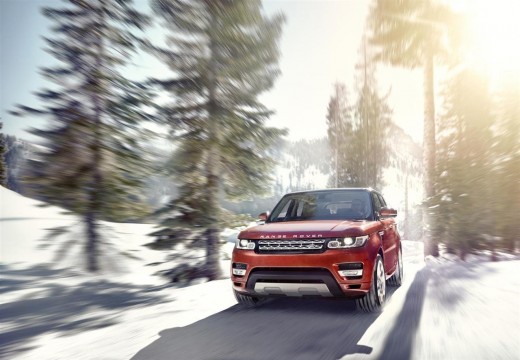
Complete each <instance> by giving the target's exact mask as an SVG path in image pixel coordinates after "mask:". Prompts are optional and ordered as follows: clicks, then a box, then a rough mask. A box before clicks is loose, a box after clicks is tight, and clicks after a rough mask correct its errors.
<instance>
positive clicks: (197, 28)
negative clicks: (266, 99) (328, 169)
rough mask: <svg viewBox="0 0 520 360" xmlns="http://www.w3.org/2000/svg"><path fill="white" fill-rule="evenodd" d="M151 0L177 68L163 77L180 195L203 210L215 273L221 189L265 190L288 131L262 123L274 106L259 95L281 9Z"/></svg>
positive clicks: (273, 56)
mask: <svg viewBox="0 0 520 360" xmlns="http://www.w3.org/2000/svg"><path fill="white" fill-rule="evenodd" d="M152 7H153V9H154V11H155V12H156V13H157V14H158V15H160V16H161V17H163V19H164V25H165V27H166V28H167V30H168V40H167V41H168V42H167V44H168V45H169V47H170V48H169V49H168V50H165V51H160V58H161V59H162V60H163V61H164V62H165V63H166V65H168V66H169V67H170V68H171V69H172V70H173V72H174V73H175V74H176V78H175V79H173V80H172V81H164V82H163V85H165V87H166V88H167V89H168V90H169V91H171V93H172V94H173V95H174V96H175V102H174V103H173V104H172V105H171V106H169V107H165V108H164V109H163V112H162V114H163V115H164V116H165V121H166V122H167V123H168V124H169V125H171V127H172V130H173V132H174V134H175V136H176V138H177V139H178V145H179V146H178V150H177V151H176V153H175V160H176V162H177V164H178V165H177V167H176V170H177V173H178V174H179V175H180V176H179V180H180V182H181V184H180V187H181V194H182V196H181V198H179V199H178V201H177V203H178V204H181V205H186V206H183V207H184V208H185V209H186V210H187V211H188V212H190V211H191V209H193V210H196V212H197V213H198V214H199V216H197V217H198V220H197V222H198V224H202V225H203V227H204V228H205V229H206V231H205V234H204V237H205V244H206V271H207V277H208V278H209V279H210V280H213V279H216V278H218V277H220V275H221V270H220V266H219V232H220V226H219V218H220V216H219V214H220V210H219V204H218V199H219V196H221V195H222V196H226V197H228V198H243V197H247V196H250V195H252V194H255V193H258V192H262V191H266V190H267V188H268V186H269V185H270V179H271V176H270V170H271V168H272V165H273V164H274V161H273V159H272V158H270V156H269V155H270V149H271V147H272V146H273V145H274V144H276V143H277V142H278V141H279V138H280V136H281V135H282V134H283V133H284V132H283V131H281V130H279V129H275V128H269V127H266V126H265V124H264V123H265V121H266V119H268V118H269V116H270V115H271V113H272V112H271V111H270V110H269V109H267V108H266V107H265V106H264V105H262V104H261V103H260V102H259V101H258V96H259V95H260V94H261V93H262V92H264V91H266V90H268V89H269V88H271V87H272V85H273V82H274V79H275V78H276V76H277V75H278V73H279V71H278V68H277V61H278V56H279V51H278V43H277V41H278V39H279V37H280V34H281V26H282V22H283V17H282V16H281V15H276V16H274V17H273V18H267V17H266V16H265V15H263V13H262V8H261V2H260V1H259V0H248V1H246V0H237V1H232V0H212V1H209V0H206V1H203V0H193V1H179V0H153V1H152ZM183 202H184V204H182V203H183ZM190 208H191V209H190ZM185 215H187V213H185Z"/></svg>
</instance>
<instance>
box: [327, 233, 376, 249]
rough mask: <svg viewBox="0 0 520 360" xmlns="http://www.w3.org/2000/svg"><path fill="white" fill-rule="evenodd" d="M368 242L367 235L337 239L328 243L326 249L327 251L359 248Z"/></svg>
mask: <svg viewBox="0 0 520 360" xmlns="http://www.w3.org/2000/svg"><path fill="white" fill-rule="evenodd" d="M367 240H368V235H365V236H357V237H346V238H337V239H334V240H331V241H329V243H328V245H327V246H328V248H329V249H347V248H354V247H360V246H363V245H365V244H366V242H367Z"/></svg>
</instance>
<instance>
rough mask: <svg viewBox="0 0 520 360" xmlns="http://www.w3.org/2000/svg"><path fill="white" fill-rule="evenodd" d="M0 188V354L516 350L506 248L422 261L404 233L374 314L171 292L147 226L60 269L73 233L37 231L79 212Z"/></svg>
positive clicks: (397, 354) (322, 304) (313, 303)
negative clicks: (81, 263)
mask: <svg viewBox="0 0 520 360" xmlns="http://www.w3.org/2000/svg"><path fill="white" fill-rule="evenodd" d="M0 191H1V193H0V196H1V200H2V201H1V202H0V204H1V206H0V242H1V244H0V245H1V247H0V260H1V263H0V270H1V278H0V358H5V359H38V360H43V359H67V360H68V359H78V360H81V359H130V358H133V359H179V360H197V359H208V360H209V359H211V360H216V359H228V360H230V359H240V360H248V359H262V360H266V359H276V360H278V359H309V360H316V359H343V360H348V359H439V360H440V359H443V360H444V359H461V360H462V359H520V300H519V299H520V297H519V295H520V290H519V289H520V281H519V277H518V273H519V270H520V267H519V265H520V261H519V260H514V257H511V258H512V259H513V260H509V261H500V262H489V261H487V260H483V259H482V258H473V259H469V261H468V262H466V263H462V262H459V261H452V262H449V261H441V262H429V263H428V264H426V265H425V264H424V262H423V260H422V247H421V244H420V243H416V242H411V241H405V242H404V251H403V254H404V262H405V281H404V284H403V285H402V286H401V287H399V288H397V289H395V288H393V289H392V288H390V293H389V294H388V302H387V304H386V306H385V308H384V311H383V312H382V313H379V314H366V313H361V312H359V311H357V310H356V309H355V305H354V302H353V301H346V300H320V299H312V300H310V299H305V300H299V299H276V300H272V301H269V302H268V303H266V304H264V305H263V306H261V307H259V308H257V309H242V308H240V307H239V306H238V305H237V304H236V302H235V300H234V298H233V295H232V292H231V287H230V283H229V279H224V280H220V281H214V282H210V283H201V284H197V285H193V286H187V287H181V288H176V287H172V286H170V285H169V284H164V283H162V282H161V280H160V279H159V278H157V277H153V276H150V274H152V273H153V272H154V271H155V270H154V269H153V268H152V267H149V266H144V265H145V264H149V263H153V262H155V261H157V260H160V259H161V256H164V255H163V254H161V252H157V251H153V250H149V249H147V248H145V247H143V246H141V245H142V244H144V243H146V242H148V241H150V239H148V238H147V237H146V234H147V233H149V232H150V231H151V226H150V225H139V224H118V225H117V226H115V225H114V226H115V228H114V227H113V228H112V230H111V233H110V234H111V235H110V243H107V244H105V245H106V246H108V249H109V250H110V251H109V255H110V256H107V258H108V259H112V260H111V265H112V266H111V267H110V270H109V271H108V272H105V273H104V274H100V275H96V276H92V275H89V274H85V273H83V272H81V271H80V270H78V269H77V268H75V269H72V268H71V267H70V266H71V265H72V264H73V263H74V261H72V260H73V259H76V255H74V252H75V251H74V249H75V248H76V247H78V244H76V243H74V242H71V236H72V240H74V238H76V237H77V234H76V232H75V231H77V230H74V231H73V232H72V233H69V236H68V237H67V236H61V235H60V236H55V237H52V238H49V236H48V234H49V230H48V229H49V228H56V227H57V226H63V225H67V224H74V222H77V219H74V218H73V217H70V216H64V215H61V214H60V210H59V209H56V208H46V209H41V208H36V207H35V205H37V202H34V201H33V200H29V199H25V198H22V197H20V196H19V195H16V194H13V193H11V192H8V191H6V190H5V189H3V188H0ZM7 204H9V206H8V205H7ZM73 228H74V227H73ZM51 233H52V231H51ZM65 244H67V245H65ZM78 248H79V249H80V248H81V247H80V246H79V247H78ZM65 249H67V251H65ZM57 254H58V255H60V256H59V257H57V256H56V255H57ZM129 254H131V255H132V256H128V255H129ZM223 265H224V266H228V265H226V263H225V262H224V263H223Z"/></svg>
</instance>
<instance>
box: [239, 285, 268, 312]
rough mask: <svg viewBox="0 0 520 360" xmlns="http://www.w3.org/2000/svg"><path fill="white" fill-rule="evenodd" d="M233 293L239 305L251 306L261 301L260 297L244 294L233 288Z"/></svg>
mask: <svg viewBox="0 0 520 360" xmlns="http://www.w3.org/2000/svg"><path fill="white" fill-rule="evenodd" d="M233 293H234V294H235V299H237V302H238V304H239V305H241V306H243V307H247V308H252V307H255V306H258V305H260V304H261V303H262V300H263V299H262V298H260V297H257V296H251V295H244V294H241V293H239V292H238V291H236V290H235V289H233Z"/></svg>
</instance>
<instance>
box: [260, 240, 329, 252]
mask: <svg viewBox="0 0 520 360" xmlns="http://www.w3.org/2000/svg"><path fill="white" fill-rule="evenodd" d="M326 241H327V240H326V239H301V240H259V241H258V246H256V247H255V252H256V253H257V254H272V253H277V254H280V253H286V254H319V253H322V252H324V251H325V245H326V244H325V243H326Z"/></svg>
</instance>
